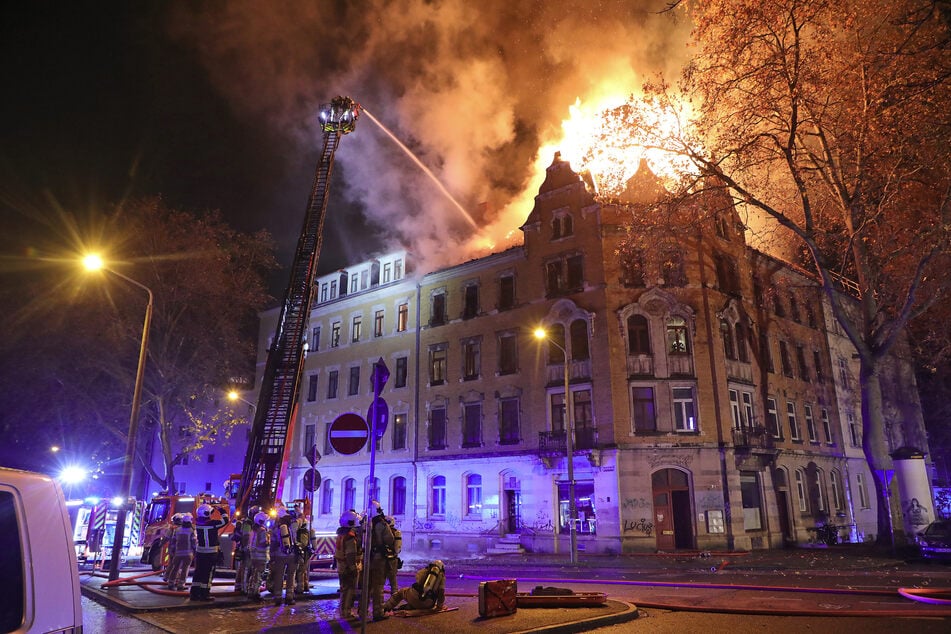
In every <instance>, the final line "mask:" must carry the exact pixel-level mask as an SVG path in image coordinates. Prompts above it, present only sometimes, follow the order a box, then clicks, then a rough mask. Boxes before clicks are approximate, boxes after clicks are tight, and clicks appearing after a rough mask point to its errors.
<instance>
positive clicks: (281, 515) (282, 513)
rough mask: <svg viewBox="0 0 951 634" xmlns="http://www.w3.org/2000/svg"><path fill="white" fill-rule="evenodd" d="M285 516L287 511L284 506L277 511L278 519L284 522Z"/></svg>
mask: <svg viewBox="0 0 951 634" xmlns="http://www.w3.org/2000/svg"><path fill="white" fill-rule="evenodd" d="M285 515H287V509H286V508H285V507H283V506H282V507H280V508H279V509H277V519H279V520H282V519H284V516H285Z"/></svg>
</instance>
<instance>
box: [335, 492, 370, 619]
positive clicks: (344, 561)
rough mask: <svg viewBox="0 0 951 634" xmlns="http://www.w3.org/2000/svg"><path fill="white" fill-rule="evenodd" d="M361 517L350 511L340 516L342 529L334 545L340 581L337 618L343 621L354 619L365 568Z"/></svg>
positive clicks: (340, 528)
mask: <svg viewBox="0 0 951 634" xmlns="http://www.w3.org/2000/svg"><path fill="white" fill-rule="evenodd" d="M359 530H360V515H359V514H358V513H357V512H356V511H354V510H349V511H347V512H346V513H344V514H343V515H341V516H340V527H339V528H338V529H337V539H336V541H335V543H334V546H335V548H334V562H335V563H336V565H337V579H338V580H339V581H340V606H339V608H338V613H337V616H338V617H339V618H341V619H350V618H353V617H354V614H353V602H354V601H355V600H356V596H357V584H358V583H359V580H360V571H361V569H362V568H363V552H362V548H360V538H359V537H358V536H357V531H359Z"/></svg>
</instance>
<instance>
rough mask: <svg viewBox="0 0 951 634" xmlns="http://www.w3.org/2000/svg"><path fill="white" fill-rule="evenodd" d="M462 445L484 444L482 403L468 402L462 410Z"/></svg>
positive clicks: (476, 445) (474, 445) (475, 445)
mask: <svg viewBox="0 0 951 634" xmlns="http://www.w3.org/2000/svg"><path fill="white" fill-rule="evenodd" d="M462 414H463V420H462V446H463V447H481V446H482V403H466V404H465V405H464V406H463V410H462Z"/></svg>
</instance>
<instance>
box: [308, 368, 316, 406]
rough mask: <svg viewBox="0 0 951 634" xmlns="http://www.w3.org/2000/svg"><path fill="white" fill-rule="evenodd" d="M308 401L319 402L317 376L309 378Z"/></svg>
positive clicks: (313, 375) (312, 375)
mask: <svg viewBox="0 0 951 634" xmlns="http://www.w3.org/2000/svg"><path fill="white" fill-rule="evenodd" d="M307 400H308V401H316V400H317V375H316V374H311V375H310V376H308V377H307Z"/></svg>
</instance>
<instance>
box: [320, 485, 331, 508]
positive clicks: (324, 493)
mask: <svg viewBox="0 0 951 634" xmlns="http://www.w3.org/2000/svg"><path fill="white" fill-rule="evenodd" d="M333 509H334V485H333V482H331V481H330V480H324V481H323V483H321V485H320V514H321V515H330V514H331V513H333Z"/></svg>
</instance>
